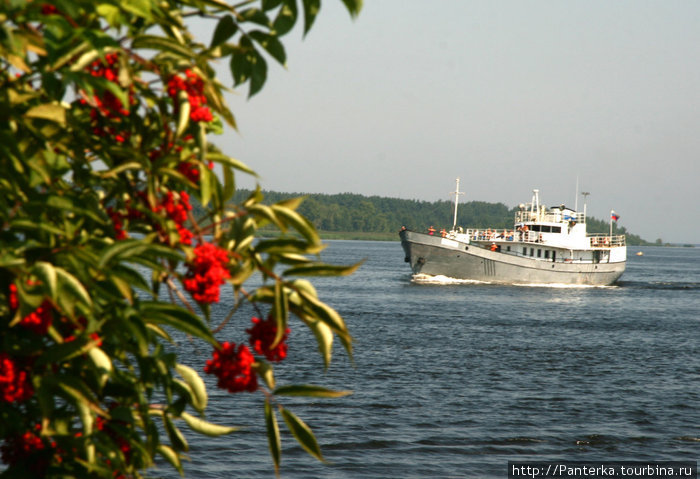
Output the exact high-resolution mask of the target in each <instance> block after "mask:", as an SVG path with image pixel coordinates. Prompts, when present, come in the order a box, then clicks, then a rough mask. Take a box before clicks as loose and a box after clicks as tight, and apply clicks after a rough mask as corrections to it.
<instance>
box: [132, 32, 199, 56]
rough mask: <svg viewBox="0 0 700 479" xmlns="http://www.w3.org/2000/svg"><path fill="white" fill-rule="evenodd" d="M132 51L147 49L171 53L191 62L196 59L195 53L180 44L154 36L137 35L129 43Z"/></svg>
mask: <svg viewBox="0 0 700 479" xmlns="http://www.w3.org/2000/svg"><path fill="white" fill-rule="evenodd" d="M131 47H132V49H134V50H138V49H149V50H159V51H163V52H168V53H172V54H173V55H176V56H179V57H182V58H185V59H187V60H191V59H193V58H195V57H196V55H195V53H194V52H193V51H192V50H190V49H189V48H187V47H186V46H184V45H182V44H181V43H179V42H177V41H176V40H173V39H171V38H167V37H160V36H156V35H138V36H136V37H135V38H134V41H133V42H131Z"/></svg>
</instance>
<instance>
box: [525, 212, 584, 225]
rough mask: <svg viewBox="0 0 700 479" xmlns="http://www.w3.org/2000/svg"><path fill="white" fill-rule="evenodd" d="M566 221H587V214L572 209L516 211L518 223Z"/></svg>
mask: <svg viewBox="0 0 700 479" xmlns="http://www.w3.org/2000/svg"><path fill="white" fill-rule="evenodd" d="M566 221H573V222H575V223H585V222H586V215H584V214H583V213H574V212H571V211H568V210H567V211H566V212H564V211H559V210H556V209H555V210H554V211H551V210H550V211H545V212H542V211H539V212H538V211H528V210H522V211H517V212H516V213H515V222H516V223H530V222H542V223H562V222H566Z"/></svg>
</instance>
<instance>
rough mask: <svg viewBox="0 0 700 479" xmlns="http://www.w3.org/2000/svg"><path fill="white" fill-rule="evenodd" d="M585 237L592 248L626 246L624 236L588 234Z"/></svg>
mask: <svg viewBox="0 0 700 479" xmlns="http://www.w3.org/2000/svg"><path fill="white" fill-rule="evenodd" d="M586 237H587V238H588V241H589V242H590V245H591V247H592V248H611V247H614V246H625V245H626V241H625V235H614V236H610V235H606V234H589V235H586Z"/></svg>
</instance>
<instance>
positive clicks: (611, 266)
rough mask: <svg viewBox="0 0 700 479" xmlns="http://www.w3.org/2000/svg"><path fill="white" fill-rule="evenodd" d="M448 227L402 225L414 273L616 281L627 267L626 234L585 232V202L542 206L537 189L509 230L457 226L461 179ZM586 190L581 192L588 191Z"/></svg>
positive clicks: (498, 279)
mask: <svg viewBox="0 0 700 479" xmlns="http://www.w3.org/2000/svg"><path fill="white" fill-rule="evenodd" d="M454 194H455V202H454V204H455V207H454V223H453V225H452V228H451V229H450V230H449V231H447V230H445V229H443V230H441V231H437V230H436V229H435V228H433V227H432V226H431V227H430V228H429V229H428V231H427V232H418V231H412V230H409V229H407V228H406V227H402V228H401V231H400V232H399V236H400V238H401V246H402V247H403V250H404V253H405V261H406V262H407V263H409V264H410V266H411V270H412V271H413V274H414V275H429V276H446V277H448V278H454V279H460V280H474V281H481V282H488V283H505V284H535V285H539V284H543V285H553V284H554V285H593V286H607V285H612V284H614V283H615V282H616V281H617V280H618V279H619V278H620V276H622V274H623V273H624V271H625V265H626V261H627V246H626V243H625V236H624V235H613V220H615V221H616V220H617V218H618V216H617V215H616V214H615V212H614V211H612V212H611V221H610V234H589V233H587V231H586V213H585V210H586V206H585V204H584V211H583V212H577V211H575V209H571V208H568V207H566V206H565V205H563V204H562V205H560V206H555V207H551V208H547V207H546V206H545V205H543V204H540V199H539V190H537V189H535V190H533V196H532V200H531V202H530V203H527V204H521V205H520V206H519V208H518V210H517V211H516V213H515V221H514V223H513V228H512V229H505V230H504V229H501V228H499V229H496V228H468V229H464V228H461V227H457V205H458V199H459V195H460V194H463V193H462V192H460V191H459V178H458V179H457V190H456V191H455V192H454ZM587 194H588V193H584V195H587Z"/></svg>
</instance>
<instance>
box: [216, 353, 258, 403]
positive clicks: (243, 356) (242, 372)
mask: <svg viewBox="0 0 700 479" xmlns="http://www.w3.org/2000/svg"><path fill="white" fill-rule="evenodd" d="M254 362H255V358H254V357H253V353H251V352H250V349H248V346H246V345H244V344H241V345H239V346H238V348H236V344H235V343H228V342H225V343H223V344H222V345H221V347H220V348H219V349H215V350H214V354H213V355H212V359H210V360H209V361H207V365H206V366H205V368H204V372H205V373H207V374H213V375H215V376H216V377H217V378H219V381H218V382H217V386H218V387H220V388H221V389H227V390H228V391H229V392H232V393H237V392H242V391H248V392H253V391H255V390H256V389H257V388H258V378H257V376H256V375H255V371H254V370H253V367H252V366H253V363H254Z"/></svg>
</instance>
